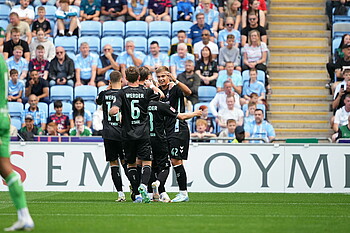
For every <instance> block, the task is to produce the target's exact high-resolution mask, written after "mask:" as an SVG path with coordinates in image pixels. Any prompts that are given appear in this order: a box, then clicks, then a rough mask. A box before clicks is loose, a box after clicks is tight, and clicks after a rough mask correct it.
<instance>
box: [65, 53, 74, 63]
mask: <svg viewBox="0 0 350 233" xmlns="http://www.w3.org/2000/svg"><path fill="white" fill-rule="evenodd" d="M66 54H67V55H68V57H69V58H70V59H72V60H73V61H74V60H75V53H73V52H70V51H68V52H66Z"/></svg>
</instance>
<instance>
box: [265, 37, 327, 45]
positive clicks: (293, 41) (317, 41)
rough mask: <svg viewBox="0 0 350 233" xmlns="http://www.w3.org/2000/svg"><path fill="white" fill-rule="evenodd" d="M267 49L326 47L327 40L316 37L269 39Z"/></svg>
mask: <svg viewBox="0 0 350 233" xmlns="http://www.w3.org/2000/svg"><path fill="white" fill-rule="evenodd" d="M268 40H269V48H270V46H309V47H313V46H314V47H325V46H326V47H327V46H329V44H328V39H327V38H317V37H314V38H312V37H299V38H295V37H293V38H291V37H273V36H272V37H269V38H268Z"/></svg>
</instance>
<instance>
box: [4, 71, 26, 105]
mask: <svg viewBox="0 0 350 233" xmlns="http://www.w3.org/2000/svg"><path fill="white" fill-rule="evenodd" d="M8 88H9V89H8V95H7V100H8V101H9V102H20V103H22V94H23V90H24V83H23V81H21V80H18V71H17V70H15V69H11V70H10V80H9V82H8Z"/></svg>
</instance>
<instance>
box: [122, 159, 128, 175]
mask: <svg viewBox="0 0 350 233" xmlns="http://www.w3.org/2000/svg"><path fill="white" fill-rule="evenodd" d="M122 166H123V169H124V173H125V175H126V177H128V163H126V162H125V163H123V165H122ZM128 178H129V177H128Z"/></svg>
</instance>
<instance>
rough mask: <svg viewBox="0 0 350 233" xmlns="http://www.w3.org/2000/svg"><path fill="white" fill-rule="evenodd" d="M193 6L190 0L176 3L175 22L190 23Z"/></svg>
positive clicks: (181, 0) (180, 0)
mask: <svg viewBox="0 0 350 233" xmlns="http://www.w3.org/2000/svg"><path fill="white" fill-rule="evenodd" d="M192 15H193V6H192V2H191V1H190V0H179V1H178V2H177V20H179V21H192Z"/></svg>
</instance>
